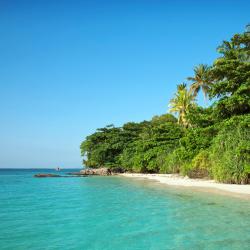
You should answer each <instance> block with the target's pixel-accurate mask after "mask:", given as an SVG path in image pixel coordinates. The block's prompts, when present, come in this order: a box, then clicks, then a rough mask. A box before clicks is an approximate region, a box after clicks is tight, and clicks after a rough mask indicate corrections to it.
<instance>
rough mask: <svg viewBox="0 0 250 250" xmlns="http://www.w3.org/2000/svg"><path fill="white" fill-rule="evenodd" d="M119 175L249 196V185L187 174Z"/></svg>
mask: <svg viewBox="0 0 250 250" xmlns="http://www.w3.org/2000/svg"><path fill="white" fill-rule="evenodd" d="M121 176H124V177H129V178H144V179H149V180H155V181H158V182H160V183H162V184H166V185H171V186H179V187H190V188H199V189H200V190H202V189H203V191H204V190H205V191H213V192H218V191H221V192H220V193H225V194H226V193H227V194H236V196H237V195H240V196H244V197H246V198H250V185H237V184H224V183H217V182H215V181H214V180H204V179H190V178H188V177H187V176H186V177H183V176H180V175H176V174H135V173H124V174H121Z"/></svg>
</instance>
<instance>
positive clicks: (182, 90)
mask: <svg viewBox="0 0 250 250" xmlns="http://www.w3.org/2000/svg"><path fill="white" fill-rule="evenodd" d="M194 105H195V96H194V94H193V93H192V92H190V91H188V89H187V86H186V84H184V83H182V84H179V85H177V92H176V94H175V97H174V98H172V99H171V100H170V103H169V111H170V112H171V113H177V114H178V123H179V124H182V125H183V126H184V127H189V126H190V124H189V122H188V120H187V117H186V116H187V113H188V111H189V110H190V108H192V107H193V106H194Z"/></svg>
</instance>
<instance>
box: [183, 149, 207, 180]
mask: <svg viewBox="0 0 250 250" xmlns="http://www.w3.org/2000/svg"><path fill="white" fill-rule="evenodd" d="M182 173H183V174H184V175H188V176H189V177H190V178H205V177H210V176H211V161H210V158H209V152H208V151H207V150H203V151H200V152H199V153H198V154H197V155H196V156H195V157H194V158H193V160H192V161H191V163H190V164H186V165H184V166H183V169H182Z"/></svg>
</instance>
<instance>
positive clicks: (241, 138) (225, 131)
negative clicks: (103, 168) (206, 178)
mask: <svg viewBox="0 0 250 250" xmlns="http://www.w3.org/2000/svg"><path fill="white" fill-rule="evenodd" d="M221 127H223V128H222V130H221V131H220V132H219V134H218V136H217V137H216V138H215V140H214V142H213V145H212V147H211V153H210V154H211V155H210V160H211V162H212V164H213V166H212V173H213V176H214V178H215V179H216V180H218V181H222V182H227V183H238V184H243V183H247V182H249V177H250V169H249V166H250V115H245V116H239V117H234V118H232V119H230V120H228V121H225V122H223V123H222V124H221Z"/></svg>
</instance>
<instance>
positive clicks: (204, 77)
mask: <svg viewBox="0 0 250 250" xmlns="http://www.w3.org/2000/svg"><path fill="white" fill-rule="evenodd" d="M209 70H210V67H209V66H207V65H205V64H200V65H198V66H196V67H195V68H194V77H188V78H187V79H188V80H189V81H192V84H191V86H190V91H191V92H192V93H193V95H194V96H195V97H196V96H197V94H198V93H199V91H200V90H201V91H202V92H203V95H204V99H205V102H206V101H207V95H208V92H209V90H210V85H211V83H210V81H209Z"/></svg>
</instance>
